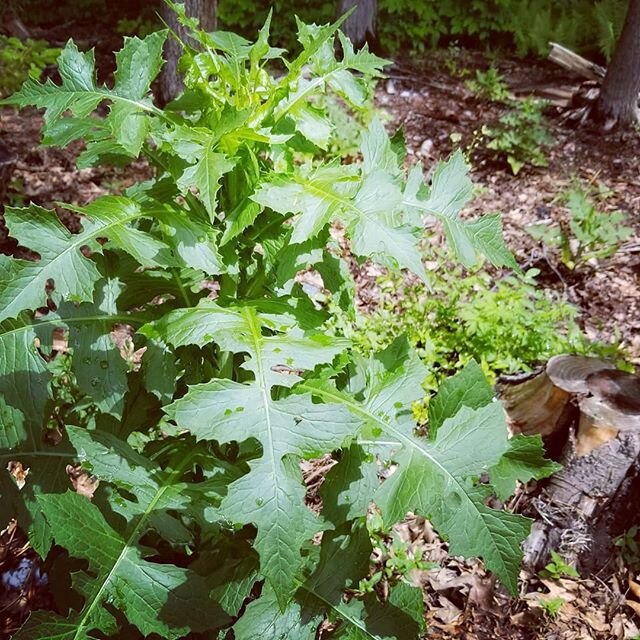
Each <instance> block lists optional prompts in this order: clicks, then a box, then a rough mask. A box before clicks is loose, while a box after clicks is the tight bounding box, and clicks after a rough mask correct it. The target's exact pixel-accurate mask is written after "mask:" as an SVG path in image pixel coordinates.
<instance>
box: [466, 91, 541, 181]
mask: <svg viewBox="0 0 640 640" xmlns="http://www.w3.org/2000/svg"><path fill="white" fill-rule="evenodd" d="M543 108H544V104H543V103H542V102H540V101H539V100H534V99H533V98H528V99H526V100H518V101H513V102H512V104H511V107H510V109H509V111H507V113H505V114H504V115H503V116H501V117H500V119H499V120H498V122H497V123H496V124H494V125H485V126H483V127H482V138H481V140H483V141H481V142H479V143H478V145H479V146H480V145H482V146H484V147H486V148H487V149H490V150H491V151H493V152H494V153H495V155H496V156H497V157H498V158H502V159H504V160H505V161H506V162H507V164H508V165H509V167H511V171H512V172H513V174H514V175H517V174H518V173H519V172H520V170H521V169H522V168H523V167H524V166H525V165H532V166H534V167H546V166H547V158H546V156H545V152H544V149H545V147H546V146H548V145H550V144H552V143H553V138H552V137H551V134H550V133H549V130H548V128H547V127H546V125H545V123H544V116H543V114H542V110H543Z"/></svg>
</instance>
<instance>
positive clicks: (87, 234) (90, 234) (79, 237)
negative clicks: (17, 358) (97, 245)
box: [2, 209, 148, 320]
mask: <svg viewBox="0 0 640 640" xmlns="http://www.w3.org/2000/svg"><path fill="white" fill-rule="evenodd" d="M147 216H148V213H147V212H146V211H144V210H143V209H139V210H138V211H137V212H136V213H135V215H130V216H127V217H125V218H121V219H119V220H116V221H114V222H110V223H108V224H106V225H104V226H102V227H99V228H97V229H95V230H92V231H83V232H82V233H79V234H75V235H72V239H73V238H76V240H75V242H73V241H72V242H71V243H70V244H68V245H67V246H66V247H65V249H64V250H63V251H62V252H60V253H59V254H58V255H57V256H55V257H54V258H52V259H51V260H49V261H48V262H44V264H43V261H42V259H41V260H38V261H36V262H34V263H29V264H28V265H27V266H38V267H40V268H39V269H37V273H35V274H34V275H33V276H32V277H29V278H28V284H27V285H26V286H25V287H23V288H22V289H21V291H20V292H19V293H18V295H17V296H16V297H15V298H14V299H13V300H12V306H14V305H15V302H16V301H17V300H19V299H20V298H21V297H22V296H23V295H28V292H29V290H30V288H31V286H32V285H33V283H34V282H35V281H36V279H37V278H39V277H41V275H42V272H43V271H44V270H45V269H47V268H50V267H51V266H52V265H55V264H57V263H58V262H59V261H61V260H62V259H63V258H65V257H66V256H67V254H69V253H70V252H71V251H77V250H79V249H80V248H81V247H82V246H84V245H85V244H86V243H87V241H88V240H93V239H94V238H97V237H99V236H101V235H102V234H103V233H105V231H108V230H109V229H112V228H113V227H118V226H122V225H124V224H127V223H129V222H133V221H134V220H138V219H139V218H144V217H147ZM89 219H91V218H90V217H89ZM83 259H84V260H88V261H90V262H91V260H90V258H85V257H84V256H83ZM19 306H20V305H19ZM25 309H28V307H22V306H21V308H20V309H19V310H18V311H17V312H16V314H17V313H19V312H20V311H24V310H25ZM11 317H15V315H14V316H5V315H3V316H2V318H3V320H6V319H9V318H11Z"/></svg>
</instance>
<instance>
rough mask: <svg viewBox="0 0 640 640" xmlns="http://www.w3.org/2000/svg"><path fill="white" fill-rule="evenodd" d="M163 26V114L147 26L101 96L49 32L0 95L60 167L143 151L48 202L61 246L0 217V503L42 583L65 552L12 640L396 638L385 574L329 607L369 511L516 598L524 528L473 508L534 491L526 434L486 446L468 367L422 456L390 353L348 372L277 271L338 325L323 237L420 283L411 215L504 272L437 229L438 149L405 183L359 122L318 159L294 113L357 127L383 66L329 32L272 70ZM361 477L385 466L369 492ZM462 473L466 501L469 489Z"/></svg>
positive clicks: (352, 566)
mask: <svg viewBox="0 0 640 640" xmlns="http://www.w3.org/2000/svg"><path fill="white" fill-rule="evenodd" d="M176 10H177V12H178V15H179V18H180V20H181V22H182V23H183V24H185V25H186V26H187V27H188V28H189V29H190V30H191V34H192V38H193V43H192V45H185V48H184V56H183V60H182V64H181V68H182V69H184V84H185V91H184V93H183V94H182V95H181V96H180V97H179V98H178V99H177V100H176V101H175V102H173V103H171V104H169V105H167V107H166V108H165V109H160V108H159V107H158V106H156V105H155V104H154V102H153V99H152V96H151V93H150V87H151V83H152V82H153V80H154V79H155V77H156V76H157V74H158V72H159V71H160V68H161V66H162V47H163V43H164V41H165V38H166V36H167V34H166V32H157V33H153V34H150V35H148V36H147V37H146V38H144V39H139V38H137V37H134V38H127V39H125V44H124V47H123V48H122V49H121V50H120V51H119V52H118V53H117V54H116V59H117V70H116V73H115V82H114V85H113V87H107V86H101V85H98V84H96V79H95V68H94V56H93V53H92V52H91V51H90V52H81V51H79V50H78V48H77V47H76V45H75V44H74V43H73V42H69V43H68V44H67V46H66V47H65V49H64V50H63V51H62V53H61V55H60V58H59V61H58V65H59V70H60V77H61V83H60V84H55V83H53V82H51V81H49V80H48V81H47V82H45V83H43V84H41V83H39V82H37V81H35V80H28V81H27V82H26V83H25V85H24V86H23V88H22V89H21V91H19V92H18V93H17V94H16V95H14V96H13V97H11V98H9V99H8V100H6V101H5V104H12V105H17V106H20V107H25V106H29V105H31V106H35V107H38V108H41V109H44V129H43V143H44V144H46V145H57V146H66V145H68V144H69V143H70V142H72V141H75V140H84V142H85V149H84V151H83V152H82V153H81V154H80V156H79V158H78V165H79V166H90V165H94V164H96V163H101V162H103V163H114V162H118V163H123V164H126V163H127V162H130V161H131V160H133V159H135V158H138V157H139V156H141V155H142V156H144V157H145V158H147V160H148V162H149V164H150V165H151V166H152V167H153V169H154V173H155V174H154V177H153V179H151V180H149V181H147V182H141V183H139V184H136V185H134V186H133V187H131V188H130V189H128V190H127V191H126V193H124V194H122V195H109V196H104V197H100V198H98V199H96V200H94V201H93V202H91V203H90V204H89V205H87V206H85V207H77V206H71V205H66V208H67V209H70V210H72V211H74V212H76V213H77V214H78V215H79V216H80V221H81V227H82V228H81V230H80V231H79V232H78V233H70V232H69V231H68V230H67V229H66V228H65V227H64V226H63V225H62V224H61V223H60V221H59V220H58V218H57V215H56V212H55V211H49V210H45V209H43V208H41V207H38V206H35V205H33V204H32V205H29V206H28V207H25V208H8V209H7V211H6V219H7V224H8V226H9V229H10V232H11V234H12V235H13V237H15V238H16V239H17V240H18V241H19V242H20V244H21V245H23V246H25V247H28V248H29V249H30V250H31V251H33V252H34V253H35V254H37V258H36V259H34V260H27V259H16V258H11V257H7V256H0V283H1V284H0V320H1V324H0V354H1V357H0V367H1V368H2V372H1V375H0V393H1V400H0V420H1V421H2V423H1V429H0V446H1V447H2V451H1V452H0V458H1V460H0V462H2V466H3V467H6V466H7V463H8V462H9V461H14V462H16V461H18V462H20V463H21V464H22V467H23V469H27V468H28V469H29V473H28V475H27V476H26V477H25V478H23V481H24V482H16V478H15V477H14V476H15V474H14V475H11V474H9V473H6V472H5V473H2V474H1V475H0V478H1V479H0V497H1V499H2V504H3V513H4V514H5V517H6V516H9V517H15V518H17V520H18V522H19V524H20V526H21V527H22V528H23V529H25V530H26V531H27V532H28V534H29V539H30V542H31V544H32V546H33V547H34V548H35V549H36V551H37V552H38V553H39V554H40V555H41V556H42V557H43V558H46V557H48V562H49V566H53V569H52V570H51V572H50V575H51V580H52V581H55V580H56V579H62V580H63V582H64V576H65V575H68V571H69V570H68V567H69V560H68V559H67V556H66V555H65V554H61V553H60V552H59V549H60V547H63V548H65V549H66V550H67V551H68V554H69V555H70V556H71V557H72V558H73V559H80V560H81V561H83V562H80V563H77V562H76V561H75V560H74V561H73V562H76V564H73V567H74V570H73V573H72V584H73V589H74V590H75V591H76V592H77V593H78V594H79V595H80V596H81V597H80V598H76V599H75V600H74V604H73V605H72V606H70V605H69V602H68V600H66V599H64V598H62V597H60V594H64V595H65V596H66V594H67V593H68V588H65V589H56V588H55V584H54V585H53V588H52V592H53V593H54V595H56V594H58V600H57V601H56V603H55V607H54V608H55V611H38V612H34V613H32V614H31V616H30V617H29V618H28V620H27V621H26V623H25V624H24V626H23V627H22V629H21V630H20V631H19V632H18V633H17V634H16V635H15V636H14V637H15V638H16V640H25V639H27V638H45V637H47V638H53V637H55V638H58V639H59V640H67V639H69V640H70V639H75V640H79V639H84V638H90V637H91V638H92V637H96V634H98V635H100V637H103V636H104V635H106V636H109V635H114V634H117V632H118V628H119V626H121V625H122V624H124V623H125V622H126V621H128V622H129V623H131V624H132V625H135V627H137V629H138V630H139V632H140V633H141V634H143V635H149V634H156V636H159V637H162V638H179V637H183V636H185V635H187V634H189V633H191V632H204V631H206V632H207V633H208V636H207V637H219V638H228V637H231V636H230V635H229V633H230V632H229V630H230V629H231V628H233V634H234V635H233V637H235V638H236V639H237V640H243V639H249V638H258V637H262V638H296V639H302V638H309V639H311V638H314V637H316V633H317V630H318V628H319V626H320V625H321V624H322V623H323V621H325V620H329V621H330V622H331V623H332V626H331V628H332V629H333V634H334V636H335V637H348V638H356V637H357V638H390V637H397V638H416V637H418V635H419V634H420V633H421V631H422V627H423V615H422V597H421V593H420V591H419V589H417V588H414V587H411V586H409V585H408V584H405V583H403V582H401V583H399V584H397V585H396V586H394V587H393V588H392V589H391V591H390V595H389V598H388V601H387V602H380V601H378V600H377V598H376V595H375V594H374V593H367V594H361V595H354V593H353V591H352V590H353V589H354V588H356V587H357V585H358V584H359V583H360V580H362V579H364V578H366V577H367V574H368V571H369V556H370V553H371V541H370V538H369V535H368V533H367V529H366V522H365V519H366V514H367V510H368V508H369V505H370V503H371V502H375V503H376V505H377V507H378V508H379V510H380V513H381V517H382V518H383V522H384V524H385V526H391V525H393V524H394V523H395V522H398V521H399V520H401V519H403V518H404V516H405V514H406V513H407V512H409V511H413V512H414V513H417V514H421V515H424V516H426V517H428V518H430V519H431V521H432V522H433V524H434V526H435V527H436V528H437V529H438V531H439V532H440V534H441V535H442V536H444V537H446V538H447V539H448V541H449V548H450V550H451V552H452V553H453V554H461V555H469V556H480V557H482V558H483V559H484V562H485V564H486V567H487V568H488V569H489V570H491V571H493V572H495V573H496V575H497V576H498V577H499V578H500V580H501V581H502V583H503V584H504V585H505V587H506V588H507V589H508V590H509V591H510V592H512V593H513V592H515V590H516V581H517V576H518V568H519V561H520V556H521V554H520V542H521V541H522V539H523V538H524V537H525V536H526V535H527V532H528V530H529V521H528V520H526V519H525V518H523V517H521V516H518V515H514V514H511V513H508V512H506V511H500V510H495V509H492V508H490V507H488V506H487V498H488V497H489V496H490V495H491V494H492V493H494V492H497V493H498V495H503V494H508V493H509V492H510V491H511V490H512V489H513V487H514V486H515V483H516V480H518V479H520V480H526V479H527V478H528V477H529V476H530V475H531V474H533V473H536V469H538V467H539V464H540V442H539V441H538V440H535V439H534V440H526V442H525V441H523V440H521V439H512V440H509V438H508V434H507V429H506V426H505V421H504V417H503V412H502V409H501V408H500V406H499V404H497V403H494V402H492V397H493V395H492V392H491V389H490V387H489V386H488V384H487V383H486V381H485V380H484V378H483V376H482V374H481V372H480V369H479V368H478V367H477V365H473V364H470V365H469V366H468V367H467V368H466V369H464V371H462V372H461V373H460V374H459V375H458V376H456V377H455V378H452V379H450V380H449V381H447V384H446V385H445V386H444V387H443V389H442V390H441V391H440V393H439V394H438V396H437V398H436V399H435V400H434V401H433V402H432V403H431V406H430V412H431V413H430V418H431V422H430V436H429V438H425V437H422V436H419V435H417V434H416V433H415V431H414V423H413V421H412V418H411V403H412V402H413V401H414V400H416V399H418V398H420V397H421V396H422V393H423V392H422V388H421V386H420V384H421V382H422V380H423V379H424V377H425V375H426V373H427V372H426V370H425V368H424V367H423V366H422V365H421V364H420V361H419V359H418V358H417V356H416V355H415V354H414V353H413V352H412V350H411V349H410V348H409V347H408V345H407V343H406V341H404V340H398V341H396V342H394V343H393V344H392V345H391V346H389V347H388V348H387V349H386V350H385V351H383V352H382V353H378V354H376V355H374V356H372V357H371V358H368V359H364V358H362V357H360V356H358V355H357V353H355V352H354V351H352V350H351V348H350V343H349V341H348V340H346V339H340V338H336V337H332V336H331V335H330V333H329V332H327V331H326V330H325V327H326V326H327V322H328V321H329V320H330V314H329V312H328V310H327V308H326V307H324V306H323V305H322V304H320V303H318V302H317V301H314V300H312V299H311V298H310V297H309V296H308V295H307V294H306V293H305V290H304V288H303V286H302V285H301V283H300V282H299V278H298V275H299V274H300V273H301V272H305V271H309V270H315V272H316V273H317V274H319V276H320V277H321V278H322V282H323V287H324V289H325V290H326V292H327V295H328V296H331V298H332V299H333V300H334V301H337V302H338V304H340V305H341V306H342V307H343V309H345V310H348V309H349V308H353V304H354V300H353V296H352V294H351V292H352V291H353V282H352V280H351V277H350V275H349V269H348V268H347V265H346V263H345V261H344V260H343V258H342V257H341V253H340V252H339V251H337V250H336V246H335V241H334V240H333V239H332V233H333V230H342V232H343V233H344V234H345V236H346V238H348V241H349V243H350V247H351V251H352V252H353V254H355V256H357V257H358V259H361V260H373V261H376V262H378V263H380V264H382V265H384V266H385V267H387V268H388V269H390V270H392V271H395V272H397V271H400V270H402V269H409V270H411V271H412V272H414V273H415V274H417V275H418V276H419V277H421V278H425V279H426V274H425V271H424V268H423V265H422V262H421V257H420V251H419V249H418V242H419V240H420V237H421V236H422V233H423V225H422V215H423V214H424V213H428V214H431V215H436V216H438V218H439V219H440V220H441V221H442V224H443V225H444V227H445V229H446V233H447V236H448V238H449V241H450V242H451V244H452V246H453V247H454V250H455V252H456V254H457V256H458V257H459V259H460V260H461V261H462V262H464V263H466V264H471V263H474V262H476V260H477V259H478V257H479V255H481V254H482V255H484V256H486V257H487V258H489V259H490V260H491V261H492V262H493V263H495V264H497V265H513V264H514V263H513V258H512V257H511V255H510V254H509V252H508V251H507V250H506V248H505V246H504V243H503V241H502V236H501V228H500V221H499V218H497V217H495V216H486V217H482V218H480V219H478V220H474V221H470V222H468V221H463V220H461V219H460V218H459V217H458V212H459V211H460V209H461V207H462V206H463V205H464V204H465V203H466V202H467V200H468V199H469V198H470V196H471V182H470V180H469V178H468V176H467V168H466V166H465V164H464V161H463V160H462V157H461V156H460V155H456V156H454V157H453V158H452V159H451V160H449V161H448V162H447V163H442V164H441V165H440V166H439V168H438V170H437V171H436V173H435V175H434V178H433V181H432V183H431V184H430V185H427V184H425V182H424V177H423V174H422V170H421V168H420V167H414V168H413V169H412V170H411V172H410V173H409V175H408V176H406V175H405V171H404V169H403V164H404V157H403V150H402V148H401V147H400V146H399V145H398V144H397V140H396V139H395V138H394V141H393V142H392V141H391V140H390V138H389V137H388V135H387V133H386V132H385V130H384V128H383V126H382V125H381V124H380V122H379V121H376V120H374V121H373V122H372V123H371V125H370V126H369V128H368V129H367V130H366V131H365V133H364V134H363V136H362V140H361V150H360V154H361V157H360V160H359V161H358V162H350V163H341V162H340V161H339V159H331V160H325V159H323V158H322V154H321V153H318V151H319V150H320V151H321V150H322V149H324V148H326V147H327V144H328V141H329V140H330V136H331V133H332V128H333V124H332V122H331V120H330V118H329V117H328V115H327V112H325V111H323V110H322V109H321V108H320V107H319V106H318V105H319V104H321V103H320V102H318V99H317V98H318V97H319V96H322V95H323V94H324V93H325V92H326V91H332V92H334V93H336V94H337V95H339V96H340V97H341V99H342V100H344V101H345V102H346V103H347V104H348V105H349V106H350V107H351V108H353V109H359V108H360V107H361V106H363V105H364V104H365V102H366V98H367V95H366V94H367V92H366V86H367V82H368V79H369V78H371V77H376V76H379V75H380V73H381V70H382V68H383V65H384V63H385V61H384V60H381V59H380V58H378V57H376V56H374V55H372V54H371V53H369V52H368V51H367V49H366V48H365V49H363V50H361V51H359V52H355V51H354V50H353V48H352V46H351V44H350V43H349V42H348V41H347V40H346V39H345V38H344V37H343V36H342V35H341V34H340V33H339V31H338V27H339V24H334V25H330V26H316V25H305V24H302V23H298V40H299V42H300V44H301V52H300V53H299V54H298V55H297V56H295V57H293V58H292V59H288V58H286V57H285V52H284V51H282V50H280V49H274V48H272V47H271V46H270V45H269V43H268V33H269V21H267V24H266V25H265V26H264V27H263V28H262V29H261V30H260V32H259V35H258V38H257V40H256V41H255V42H253V43H252V42H249V41H247V40H245V39H244V38H242V37H239V36H237V35H235V34H233V33H226V32H216V33H204V32H202V31H201V30H199V29H198V26H197V23H196V22H195V21H193V20H192V19H190V18H188V17H187V16H186V15H185V13H184V11H183V9H182V7H181V6H180V5H176ZM336 38H337V39H338V40H339V42H340V45H341V49H342V52H343V54H342V56H341V57H340V58H337V57H336V53H335V52H336V48H335V40H336ZM274 61H275V62H279V63H280V64H281V65H283V66H284V68H285V69H286V73H285V74H284V75H282V76H281V77H279V78H276V77H274V76H272V75H270V74H269V73H268V71H267V66H268V65H269V64H270V63H272V62H274ZM310 149H311V152H310V151H309V150H310ZM61 206H64V205H61ZM60 331H63V332H64V334H65V339H66V345H67V348H68V349H69V351H70V354H71V355H70V356H65V357H70V359H71V362H70V367H71V373H72V376H69V379H71V377H73V378H74V379H75V381H76V382H75V384H76V385H77V388H76V389H75V391H74V393H73V394H71V396H72V397H76V398H77V397H78V396H80V397H81V401H79V402H78V406H77V407H74V406H67V407H66V408H64V410H62V409H61V407H59V406H58V407H57V406H56V404H55V403H54V402H53V398H54V396H53V395H52V376H53V374H54V371H53V368H55V363H56V362H57V361H58V359H59V358H60V357H61V355H60V354H58V355H56V351H55V349H54V347H55V348H57V349H58V350H59V343H58V342H55V341H54V335H56V336H58V341H59V334H60ZM114 337H115V338H117V339H115V340H114ZM56 344H58V347H56ZM123 354H124V355H123ZM125 356H126V357H125ZM58 369H60V367H58ZM59 384H60V383H59V380H58V381H57V382H56V385H54V388H58V386H59ZM88 406H89V407H91V409H92V410H91V411H87V407H88ZM54 414H55V415H57V416H58V417H59V418H60V419H59V420H58V422H57V423H56V424H57V426H55V427H54V428H53V429H51V428H49V429H47V428H46V425H49V427H51V421H50V418H51V416H52V415H54ZM523 443H524V447H523ZM514 447H515V449H514ZM513 451H517V455H515V456H513V455H512V452H513ZM327 453H331V454H332V455H334V456H335V457H336V459H338V460H339V462H338V463H337V464H336V465H335V466H334V467H333V468H332V469H331V471H330V472H329V473H328V475H327V478H326V482H325V485H324V487H323V490H322V507H321V509H320V511H319V513H316V512H314V511H312V510H311V509H310V508H308V506H307V505H306V503H305V485H304V482H303V477H302V473H301V471H300V462H301V460H305V459H313V458H316V457H320V456H322V455H323V454H327ZM381 461H385V462H386V461H393V462H395V463H396V465H397V468H396V471H395V472H394V473H393V474H392V475H391V476H390V477H389V478H388V479H387V480H385V481H384V482H382V481H381V480H380V477H379V474H378V468H379V467H378V464H379V462H381ZM74 462H80V463H81V464H82V466H83V468H84V469H85V470H86V471H87V472H88V473H90V474H92V475H93V476H95V477H96V478H97V479H98V480H99V482H100V484H99V486H98V487H97V489H96V490H95V493H94V495H93V498H92V499H91V500H90V499H88V498H87V497H86V496H83V495H79V494H78V493H76V492H73V491H71V490H70V485H69V480H68V477H67V474H66V473H65V468H66V467H67V465H69V464H72V463H74ZM13 468H14V469H15V465H14V467H13ZM485 472H487V473H489V475H490V478H491V481H492V482H493V485H491V484H487V483H485V482H483V483H480V482H479V481H478V478H479V477H480V475H481V474H485ZM52 545H53V546H52ZM56 567H58V568H57V569H56ZM54 569H55V570H54ZM61 576H62V578H60V577H61ZM349 589H351V591H349ZM346 594H351V595H350V596H347V595H346Z"/></svg>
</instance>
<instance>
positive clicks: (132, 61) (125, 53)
mask: <svg viewBox="0 0 640 640" xmlns="http://www.w3.org/2000/svg"><path fill="white" fill-rule="evenodd" d="M166 36H167V32H166V31H159V32H157V33H152V34H150V35H149V36H147V37H146V38H144V39H143V40H140V39H139V38H126V39H125V45H124V47H123V48H122V50H121V51H119V52H118V53H117V54H116V62H117V69H116V73H115V77H116V86H115V88H114V89H112V90H111V89H107V88H106V87H98V86H97V85H96V81H95V75H96V74H95V60H94V55H93V51H89V52H87V53H82V52H80V51H79V50H78V48H77V47H76V45H75V44H74V43H73V42H72V41H71V40H70V41H69V42H68V43H67V46H66V47H65V48H64V49H63V50H62V53H61V54H60V57H59V59H58V69H59V71H60V77H61V78H62V84H61V85H59V86H57V85H55V84H53V82H51V80H47V81H46V82H45V83H40V82H37V81H36V80H34V79H32V78H30V79H28V80H27V81H26V82H25V83H24V85H23V87H22V89H21V90H20V91H19V92H18V93H16V94H14V95H13V96H11V97H10V98H7V99H6V100H4V101H3V103H4V104H13V105H17V106H20V107H26V106H35V107H39V108H44V109H45V115H44V117H45V137H48V138H49V139H50V140H55V141H56V142H63V141H64V139H63V138H61V136H60V129H59V128H57V127H58V120H59V118H64V119H66V117H65V116H64V114H65V112H66V111H67V110H69V111H70V112H71V113H72V116H73V117H75V118H77V119H80V120H82V119H85V118H87V116H89V114H90V113H91V112H92V111H93V110H94V109H96V107H97V106H98V105H99V104H100V103H101V102H103V101H104V100H107V101H109V102H111V110H110V113H109V115H108V116H107V118H106V124H107V127H106V128H99V129H98V137H97V138H96V140H105V141H106V140H108V141H109V145H111V147H112V149H113V150H114V151H117V149H120V150H121V151H122V152H125V153H127V154H129V156H130V157H135V156H136V155H138V153H139V152H140V149H141V147H142V144H143V142H144V140H145V139H146V136H147V133H148V128H149V122H148V120H149V118H148V114H155V115H162V112H161V111H160V110H158V109H156V108H155V107H154V106H153V105H152V104H151V102H150V100H149V99H148V97H147V95H148V93H149V88H150V85H151V82H152V81H153V79H154V78H155V77H156V76H157V74H158V72H159V71H160V67H161V65H162V47H163V45H164V41H165V39H166ZM75 123H76V124H75V125H74V130H73V132H68V133H67V134H66V137H67V140H68V141H71V140H72V139H76V138H77V137H79V135H81V133H83V132H84V131H86V128H87V127H88V126H89V124H88V123H85V124H84V125H81V124H80V123H79V122H78V121H77V120H76V121H75ZM50 130H51V132H50ZM111 136H113V139H112V138H111ZM108 148H109V147H108V146H105V147H104V150H105V151H106V150H107V149H108Z"/></svg>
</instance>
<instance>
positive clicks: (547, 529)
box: [499, 356, 640, 571]
mask: <svg viewBox="0 0 640 640" xmlns="http://www.w3.org/2000/svg"><path fill="white" fill-rule="evenodd" d="M499 395H500V398H501V400H502V402H503V405H504V407H505V411H506V413H507V416H508V420H509V424H510V428H511V429H512V431H513V432H514V433H526V434H540V435H542V436H543V438H544V440H545V443H546V444H547V445H548V448H549V450H550V455H552V456H553V457H555V458H556V459H558V460H559V461H560V462H561V463H562V464H563V465H564V468H563V469H562V471H560V472H559V473H557V474H556V475H554V476H553V477H552V478H551V479H550V480H549V482H548V484H547V485H546V486H545V487H544V488H543V489H542V491H541V492H540V493H539V495H537V496H535V498H534V499H533V500H532V501H531V503H530V513H529V515H534V516H536V522H535V523H534V525H533V528H532V532H531V535H530V536H529V538H528V539H527V540H526V542H525V544H524V553H525V557H524V564H525V566H527V567H529V568H530V569H532V570H533V571H538V570H539V569H541V568H543V567H544V566H545V564H546V563H547V562H548V561H549V558H550V555H551V551H558V552H560V553H561V554H562V555H563V557H565V558H567V559H568V560H570V561H572V562H573V563H574V564H575V565H576V566H578V567H579V568H580V569H581V570H585V571H597V570H599V569H601V568H602V567H603V566H604V564H606V562H608V560H609V559H610V556H611V550H612V544H613V539H614V538H615V537H616V536H618V535H620V534H621V533H623V532H624V531H625V530H626V529H629V528H630V527H631V526H632V525H633V524H637V523H638V518H639V517H640V376H638V375H634V374H631V373H627V372H625V371H620V370H618V369H616V368H615V366H614V365H613V364H612V363H611V362H608V361H605V360H600V359H597V358H585V357H580V356H558V357H555V358H552V359H551V360H550V361H549V363H548V364H547V366H546V367H545V368H544V369H543V370H541V371H540V372H538V373H536V374H535V375H533V376H531V377H529V378H528V379H526V380H520V381H518V380H513V379H511V380H509V379H507V380H503V381H502V383H501V384H500V385H499Z"/></svg>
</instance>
